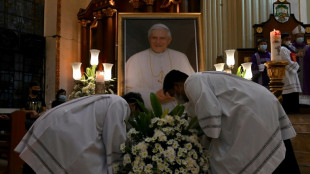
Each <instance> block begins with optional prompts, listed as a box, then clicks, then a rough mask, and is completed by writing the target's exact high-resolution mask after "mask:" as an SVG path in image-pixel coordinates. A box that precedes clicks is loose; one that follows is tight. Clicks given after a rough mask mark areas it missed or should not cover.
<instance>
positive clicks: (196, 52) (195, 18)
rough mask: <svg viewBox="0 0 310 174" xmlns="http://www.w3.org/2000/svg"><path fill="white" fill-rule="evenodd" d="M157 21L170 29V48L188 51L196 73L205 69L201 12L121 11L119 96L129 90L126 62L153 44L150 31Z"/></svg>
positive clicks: (119, 27) (119, 16) (119, 26)
mask: <svg viewBox="0 0 310 174" xmlns="http://www.w3.org/2000/svg"><path fill="white" fill-rule="evenodd" d="M155 23H163V24H165V25H167V26H168V27H169V28H170V30H171V34H172V42H171V44H170V45H169V48H172V49H175V50H178V51H181V52H183V53H184V54H186V55H187V57H188V59H189V62H190V63H191V65H192V67H193V69H194V70H195V71H196V72H200V71H205V70H206V65H205V64H206V63H205V58H204V49H203V48H204V47H203V44H204V42H203V38H204V37H203V32H202V14H201V13H119V14H118V39H117V41H118V55H117V59H118V68H117V69H118V73H117V74H118V78H117V88H118V89H117V92H118V95H120V96H122V95H124V93H126V88H125V85H126V74H125V72H126V71H125V64H126V61H127V60H128V59H129V57H130V56H132V55H133V54H135V53H137V52H139V51H142V50H144V49H147V48H149V47H150V46H149V44H148V38H147V32H148V29H149V28H150V27H151V26H152V25H153V24H155Z"/></svg>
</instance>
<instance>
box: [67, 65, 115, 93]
mask: <svg viewBox="0 0 310 174" xmlns="http://www.w3.org/2000/svg"><path fill="white" fill-rule="evenodd" d="M96 67H97V66H96V65H93V66H92V67H91V68H86V73H85V75H83V76H82V78H81V80H76V81H74V82H75V86H74V88H73V91H72V92H71V94H70V95H69V99H75V98H79V97H84V96H89V95H94V94H95V86H96ZM115 80H116V79H115V78H114V79H111V80H110V81H109V82H108V83H106V84H105V85H106V90H105V92H106V94H114V91H113V88H114V83H115V82H116V81H115Z"/></svg>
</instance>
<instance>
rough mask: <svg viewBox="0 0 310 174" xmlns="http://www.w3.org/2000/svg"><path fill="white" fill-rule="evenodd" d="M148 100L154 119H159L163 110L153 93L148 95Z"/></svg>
mask: <svg viewBox="0 0 310 174" xmlns="http://www.w3.org/2000/svg"><path fill="white" fill-rule="evenodd" d="M150 100H151V105H152V108H153V112H154V115H155V117H160V116H161V115H162V114H163V110H162V107H161V104H160V102H159V100H158V98H157V96H156V95H155V94H154V93H151V94H150Z"/></svg>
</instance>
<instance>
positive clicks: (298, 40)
mask: <svg viewBox="0 0 310 174" xmlns="http://www.w3.org/2000/svg"><path fill="white" fill-rule="evenodd" d="M296 42H297V43H298V44H302V43H303V42H304V38H303V37H299V38H297V39H296Z"/></svg>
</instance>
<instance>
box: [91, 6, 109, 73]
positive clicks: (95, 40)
mask: <svg viewBox="0 0 310 174" xmlns="http://www.w3.org/2000/svg"><path fill="white" fill-rule="evenodd" d="M94 17H95V18H96V20H97V25H96V27H94V29H92V36H91V37H92V38H91V40H92V43H91V49H98V50H100V53H99V64H98V66H97V69H98V70H102V63H103V62H106V57H105V56H104V54H105V51H106V50H105V48H104V45H105V42H107V40H106V38H105V33H104V32H106V30H105V19H104V18H103V14H102V11H101V10H99V11H96V12H94ZM89 60H90V56H88V61H89Z"/></svg>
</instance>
